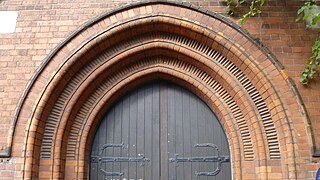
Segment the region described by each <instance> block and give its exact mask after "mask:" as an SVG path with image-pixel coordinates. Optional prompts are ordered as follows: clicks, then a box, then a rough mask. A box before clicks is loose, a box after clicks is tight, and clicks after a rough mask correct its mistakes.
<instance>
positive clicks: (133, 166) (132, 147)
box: [128, 91, 138, 179]
mask: <svg viewBox="0 0 320 180" xmlns="http://www.w3.org/2000/svg"><path fill="white" fill-rule="evenodd" d="M129 109H130V110H129V144H128V151H129V157H137V156H138V155H137V142H136V141H137V113H138V93H137V92H136V91H135V92H132V93H131V95H130V107H129ZM137 164H138V163H137V162H129V170H128V171H129V172H128V177H129V179H137Z"/></svg>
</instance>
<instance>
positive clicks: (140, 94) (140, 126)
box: [137, 88, 149, 180]
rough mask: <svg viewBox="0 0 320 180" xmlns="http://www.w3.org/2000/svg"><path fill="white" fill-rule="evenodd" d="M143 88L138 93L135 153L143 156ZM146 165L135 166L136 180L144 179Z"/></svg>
mask: <svg viewBox="0 0 320 180" xmlns="http://www.w3.org/2000/svg"><path fill="white" fill-rule="evenodd" d="M144 91H145V88H143V89H141V90H139V91H138V114H137V153H138V154H144V155H145V156H147V155H146V154H145V143H144V137H145V118H144V112H145V110H144V107H145V101H144V99H145V94H144ZM146 158H149V157H146ZM147 164H148V162H146V163H145V164H144V165H143V166H142V167H140V165H139V164H138V166H137V180H139V179H145V177H144V168H145V166H146V165H147Z"/></svg>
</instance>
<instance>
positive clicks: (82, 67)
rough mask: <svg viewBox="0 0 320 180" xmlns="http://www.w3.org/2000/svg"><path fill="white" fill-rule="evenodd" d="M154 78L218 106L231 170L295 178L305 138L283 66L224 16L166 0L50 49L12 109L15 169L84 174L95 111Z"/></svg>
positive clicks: (106, 20)
mask: <svg viewBox="0 0 320 180" xmlns="http://www.w3.org/2000/svg"><path fill="white" fill-rule="evenodd" d="M158 78H161V79H165V80H169V81H172V82H174V83H178V84H180V85H181V86H183V87H186V88H188V89H190V90H192V91H193V92H194V93H195V94H197V95H198V96H199V97H200V98H202V99H203V100H204V101H205V102H206V103H207V104H208V105H209V107H211V108H212V110H213V111H214V112H215V113H216V114H217V116H218V117H219V119H220V120H221V123H222V125H223V127H224V129H225V131H226V133H227V136H228V141H229V144H230V149H231V157H232V174H233V178H234V179H242V178H243V179H266V178H281V179H292V178H298V175H297V174H298V173H299V171H300V168H301V166H300V165H301V162H299V163H300V164H297V159H301V158H302V159H306V158H309V157H310V156H311V153H312V147H310V145H309V144H312V138H311V134H310V132H305V128H300V127H301V125H304V124H305V123H307V119H306V117H305V115H304V114H305V112H304V111H303V109H300V108H299V104H300V102H299V101H298V98H297V95H296V94H295V93H296V92H294V91H292V90H293V88H292V87H291V85H290V83H289V80H288V79H287V76H286V74H285V71H284V70H283V69H282V68H281V66H280V65H279V64H277V62H276V59H274V58H273V57H272V56H271V55H270V54H269V53H268V51H266V50H265V49H263V48H261V47H260V46H259V45H258V44H257V43H256V42H255V41H253V40H252V38H251V37H250V36H249V35H248V34H247V33H246V32H245V31H244V30H242V29H241V28H239V27H238V26H236V25H235V24H233V23H232V22H229V21H228V20H226V19H225V18H223V17H221V16H219V15H216V14H214V13H210V12H207V11H204V10H201V9H198V8H195V7H192V6H190V5H189V4H184V3H174V2H166V1H152V2H142V3H136V4H131V5H128V6H124V7H121V8H119V9H116V10H114V11H112V12H109V13H106V14H104V15H102V16H100V17H98V18H97V19H95V20H93V21H92V22H89V23H88V24H86V25H85V26H84V27H82V28H80V29H79V30H78V31H77V32H75V33H73V34H72V35H71V36H70V37H69V38H68V39H67V40H66V41H65V42H64V43H62V44H61V45H60V46H59V47H57V49H56V50H54V51H53V53H52V54H50V56H49V57H48V58H47V61H46V62H45V63H44V64H43V65H42V66H41V68H40V70H39V71H38V73H37V74H36V75H35V77H34V78H33V81H32V83H31V84H30V86H29V87H30V88H29V89H27V90H26V93H25V94H26V96H25V97H23V98H24V99H23V104H22V105H21V107H20V109H19V111H18V112H19V116H17V126H26V127H27V132H26V134H25V137H26V140H25V142H20V143H19V142H17V143H14V146H25V154H24V157H23V163H22V164H23V165H24V166H23V167H24V172H23V176H24V178H26V179H32V178H76V179H78V178H86V177H87V173H88V167H87V166H88V160H89V159H88V155H89V150H90V146H91V140H92V136H93V135H94V132H95V130H96V126H97V124H99V120H100V119H101V116H102V115H103V114H104V113H105V111H106V110H107V109H108V107H110V105H111V104H112V103H114V102H115V101H116V100H117V99H118V97H120V96H121V95H122V94H123V93H125V92H126V91H128V90H131V89H133V88H136V87H137V86H139V85H140V84H143V83H146V82H148V81H152V80H155V79H158ZM35 99H36V100H35ZM297 142H299V144H303V143H301V142H305V147H298V146H296V144H297ZM13 155H14V154H13ZM298 165H299V166H298ZM252 169H254V171H252Z"/></svg>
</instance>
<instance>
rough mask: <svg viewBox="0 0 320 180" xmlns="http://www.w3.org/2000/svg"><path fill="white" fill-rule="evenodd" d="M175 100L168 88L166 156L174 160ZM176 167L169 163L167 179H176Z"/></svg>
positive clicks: (172, 90)
mask: <svg viewBox="0 0 320 180" xmlns="http://www.w3.org/2000/svg"><path fill="white" fill-rule="evenodd" d="M174 102H175V99H174V89H173V88H170V86H168V103H167V104H168V156H169V158H174V157H175V153H176V146H175V144H176V129H175V127H176V125H175V111H176V109H175V103H174ZM176 170H177V167H176V165H175V164H174V163H169V174H168V177H169V179H175V178H176Z"/></svg>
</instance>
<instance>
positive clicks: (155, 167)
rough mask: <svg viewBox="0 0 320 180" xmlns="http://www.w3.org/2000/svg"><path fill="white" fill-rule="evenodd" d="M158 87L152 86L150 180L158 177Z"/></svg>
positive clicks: (157, 85)
mask: <svg viewBox="0 0 320 180" xmlns="http://www.w3.org/2000/svg"><path fill="white" fill-rule="evenodd" d="M159 91H160V87H159V84H156V85H154V86H153V103H152V159H153V161H152V162H151V164H152V179H159V177H160V164H159V163H160V132H159V131H160V96H159V95H160V92H159Z"/></svg>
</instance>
